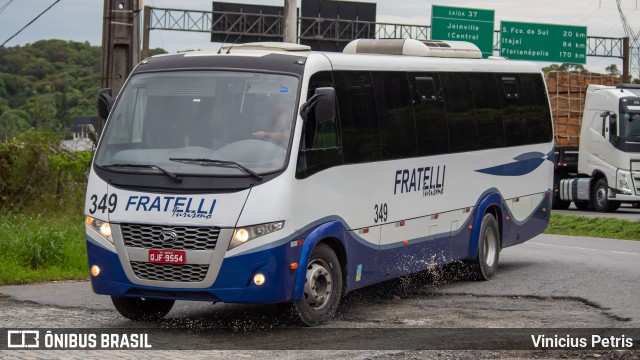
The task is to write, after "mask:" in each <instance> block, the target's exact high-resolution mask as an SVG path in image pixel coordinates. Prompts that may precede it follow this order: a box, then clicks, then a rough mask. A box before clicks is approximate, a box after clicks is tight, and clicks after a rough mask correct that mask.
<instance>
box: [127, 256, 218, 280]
mask: <svg viewBox="0 0 640 360" xmlns="http://www.w3.org/2000/svg"><path fill="white" fill-rule="evenodd" d="M131 268H132V269H133V273H134V274H135V275H136V276H137V277H138V278H140V279H143V280H157V281H179V282H199V281H202V280H204V277H205V276H206V275H207V270H209V265H207V264H202V265H200V264H182V265H173V264H154V263H148V262H138V261H132V262H131Z"/></svg>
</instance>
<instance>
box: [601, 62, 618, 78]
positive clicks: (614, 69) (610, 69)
mask: <svg viewBox="0 0 640 360" xmlns="http://www.w3.org/2000/svg"><path fill="white" fill-rule="evenodd" d="M604 70H605V71H606V72H607V74H609V75H613V76H620V74H621V72H620V70H619V69H618V65H616V64H611V65H609V66H607V67H606V68H604Z"/></svg>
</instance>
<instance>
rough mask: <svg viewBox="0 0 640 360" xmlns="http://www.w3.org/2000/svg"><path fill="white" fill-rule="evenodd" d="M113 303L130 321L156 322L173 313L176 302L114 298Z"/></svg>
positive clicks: (112, 298) (123, 297)
mask: <svg viewBox="0 0 640 360" xmlns="http://www.w3.org/2000/svg"><path fill="white" fill-rule="evenodd" d="M111 301H112V302H113V306H115V308H116V310H118V312H119V313H120V315H122V316H124V317H126V318H127V319H130V320H146V321H156V320H159V319H161V318H163V317H164V316H165V315H167V314H168V313H169V311H171V308H172V307H173V304H174V303H175V300H164V299H147V298H133V297H125V296H112V297H111Z"/></svg>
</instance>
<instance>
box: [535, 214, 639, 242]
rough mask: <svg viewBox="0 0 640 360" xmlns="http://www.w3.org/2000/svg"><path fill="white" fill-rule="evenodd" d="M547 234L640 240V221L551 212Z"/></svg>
mask: <svg viewBox="0 0 640 360" xmlns="http://www.w3.org/2000/svg"><path fill="white" fill-rule="evenodd" d="M545 234H556V235H572V236H588V237H598V238H606V239H623V240H640V221H629V220H621V219H613V218H587V217H583V216H573V215H556V214H551V221H550V223H549V227H548V228H547V230H546V231H545Z"/></svg>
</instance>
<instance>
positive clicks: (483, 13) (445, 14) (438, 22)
mask: <svg viewBox="0 0 640 360" xmlns="http://www.w3.org/2000/svg"><path fill="white" fill-rule="evenodd" d="M494 16H495V12H494V11H493V10H484V9H470V8H459V7H451V6H439V5H433V6H432V8H431V39H433V40H454V41H468V42H470V43H473V44H475V45H476V46H477V47H478V48H480V51H482V56H483V57H488V56H491V55H492V54H493V21H494V20H493V19H494Z"/></svg>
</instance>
